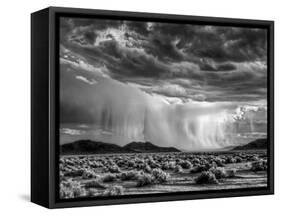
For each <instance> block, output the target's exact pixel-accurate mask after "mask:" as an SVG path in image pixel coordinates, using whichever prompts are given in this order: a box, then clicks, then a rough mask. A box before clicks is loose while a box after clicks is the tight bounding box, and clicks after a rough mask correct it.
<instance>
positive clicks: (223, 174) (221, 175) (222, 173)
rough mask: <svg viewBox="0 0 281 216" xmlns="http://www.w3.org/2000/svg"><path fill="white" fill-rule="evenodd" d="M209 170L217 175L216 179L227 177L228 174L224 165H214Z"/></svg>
mask: <svg viewBox="0 0 281 216" xmlns="http://www.w3.org/2000/svg"><path fill="white" fill-rule="evenodd" d="M209 171H210V172H212V173H213V174H214V175H215V176H216V179H221V178H225V177H226V176H227V174H226V171H225V169H224V168H223V167H216V168H215V167H212V168H211V169H209Z"/></svg>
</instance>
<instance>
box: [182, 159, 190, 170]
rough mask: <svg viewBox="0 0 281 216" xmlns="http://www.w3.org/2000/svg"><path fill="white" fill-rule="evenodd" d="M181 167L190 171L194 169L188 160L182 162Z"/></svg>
mask: <svg viewBox="0 0 281 216" xmlns="http://www.w3.org/2000/svg"><path fill="white" fill-rule="evenodd" d="M179 165H181V167H182V168H184V169H190V168H191V167H192V163H190V162H189V161H188V160H184V161H181V162H180V163H179Z"/></svg>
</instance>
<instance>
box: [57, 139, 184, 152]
mask: <svg viewBox="0 0 281 216" xmlns="http://www.w3.org/2000/svg"><path fill="white" fill-rule="evenodd" d="M154 152H180V150H178V149H176V148H173V147H160V146H156V145H154V144H152V143H150V142H131V143H129V144H127V145H125V146H123V147H121V146H119V145H116V144H110V143H104V142H98V141H92V140H78V141H75V142H72V143H67V144H63V145H61V146H60V153H61V154H64V155H68V154H113V153H154Z"/></svg>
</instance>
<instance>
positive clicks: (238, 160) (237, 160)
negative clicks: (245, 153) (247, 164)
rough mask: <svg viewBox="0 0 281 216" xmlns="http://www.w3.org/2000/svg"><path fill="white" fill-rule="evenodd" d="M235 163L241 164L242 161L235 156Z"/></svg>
mask: <svg viewBox="0 0 281 216" xmlns="http://www.w3.org/2000/svg"><path fill="white" fill-rule="evenodd" d="M235 161H236V163H241V162H243V159H242V158H241V157H239V156H236V157H235Z"/></svg>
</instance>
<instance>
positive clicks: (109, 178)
mask: <svg viewBox="0 0 281 216" xmlns="http://www.w3.org/2000/svg"><path fill="white" fill-rule="evenodd" d="M115 180H116V175H114V174H111V173H109V174H106V175H105V176H103V177H102V181H103V182H114V181H115Z"/></svg>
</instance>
